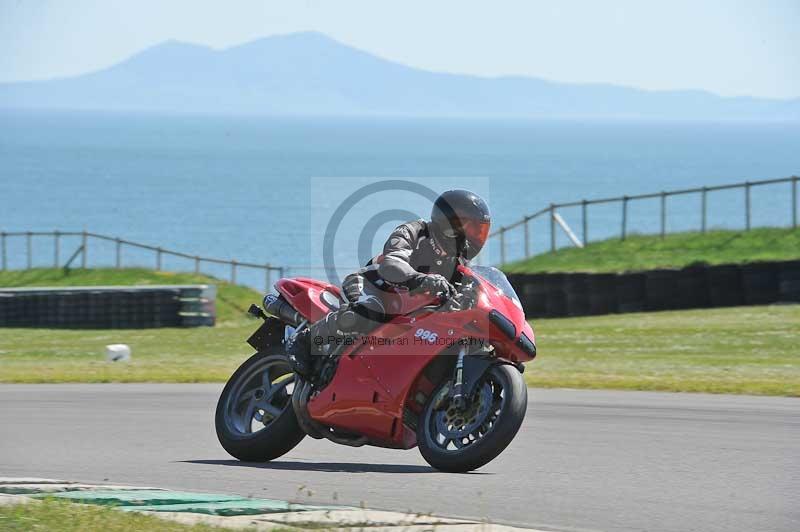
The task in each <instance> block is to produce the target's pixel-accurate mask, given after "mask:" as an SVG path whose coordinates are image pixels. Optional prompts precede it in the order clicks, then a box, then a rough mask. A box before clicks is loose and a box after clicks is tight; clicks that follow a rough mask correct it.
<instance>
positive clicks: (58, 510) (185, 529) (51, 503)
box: [0, 499, 229, 532]
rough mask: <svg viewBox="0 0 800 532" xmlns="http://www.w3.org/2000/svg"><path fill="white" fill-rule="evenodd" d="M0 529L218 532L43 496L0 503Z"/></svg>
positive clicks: (21, 531)
mask: <svg viewBox="0 0 800 532" xmlns="http://www.w3.org/2000/svg"><path fill="white" fill-rule="evenodd" d="M0 530H3V531H8V532H29V531H41V532H136V531H147V532H221V531H223V530H229V529H227V528H219V527H215V526H208V525H194V526H189V525H184V524H181V523H176V522H174V521H166V520H164V519H161V518H158V517H154V516H151V515H145V514H140V513H135V512H122V511H120V510H114V509H112V508H108V507H99V506H89V505H83V504H75V503H71V502H66V501H58V500H53V499H43V500H41V501H39V502H34V503H29V504H14V505H9V506H0Z"/></svg>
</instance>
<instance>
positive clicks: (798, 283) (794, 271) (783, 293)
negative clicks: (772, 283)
mask: <svg viewBox="0 0 800 532" xmlns="http://www.w3.org/2000/svg"><path fill="white" fill-rule="evenodd" d="M779 280H780V282H779V284H778V290H779V292H780V296H779V297H780V300H781V301H793V302H795V303H800V260H793V261H789V262H784V263H782V264H781V272H780V277H779Z"/></svg>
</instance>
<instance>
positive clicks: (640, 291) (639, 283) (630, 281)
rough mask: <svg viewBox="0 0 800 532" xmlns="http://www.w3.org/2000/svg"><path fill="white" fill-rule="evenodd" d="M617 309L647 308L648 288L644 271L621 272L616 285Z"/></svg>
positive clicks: (622, 310) (636, 310)
mask: <svg viewBox="0 0 800 532" xmlns="http://www.w3.org/2000/svg"><path fill="white" fill-rule="evenodd" d="M616 294H617V311H619V312H641V311H643V310H644V309H645V301H646V300H647V290H646V289H645V275H644V274H643V273H621V274H619V275H618V276H617V285H616Z"/></svg>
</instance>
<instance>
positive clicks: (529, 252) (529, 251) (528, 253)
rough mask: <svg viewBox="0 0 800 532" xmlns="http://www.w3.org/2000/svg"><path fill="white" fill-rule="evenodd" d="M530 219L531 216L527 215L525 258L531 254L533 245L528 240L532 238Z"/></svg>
mask: <svg viewBox="0 0 800 532" xmlns="http://www.w3.org/2000/svg"><path fill="white" fill-rule="evenodd" d="M528 220H530V218H529V217H527V216H526V217H525V258H526V259H527V258H528V257H530V256H531V245H530V243H529V242H528V239H529V238H530V235H529V233H530V231H529V229H528Z"/></svg>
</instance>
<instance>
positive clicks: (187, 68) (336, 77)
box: [0, 33, 800, 120]
mask: <svg viewBox="0 0 800 532" xmlns="http://www.w3.org/2000/svg"><path fill="white" fill-rule="evenodd" d="M0 108H14V109H20V108H23V109H31V108H35V109H44V108H50V109H94V110H116V111H157V112H158V111H162V112H163V111H165V112H191V113H214V114H248V115H254V114H257V115H264V114H267V115H276V114H280V115H355V116H364V115H411V116H471V117H488V116H501V117H541V118H639V119H678V120H693V119H694V120H800V99H794V100H769V99H759V98H723V97H719V96H716V95H714V94H711V93H708V92H703V91H692V90H687V91H644V90H639V89H632V88H626V87H618V86H613V85H603V84H581V85H577V84H567V83H555V82H551V81H546V80H543V79H537V78H526V77H520V76H504V77H494V78H488V77H479V76H467V75H458V74H443V73H436V72H429V71H425V70H419V69H415V68H411V67H407V66H404V65H401V64H398V63H394V62H391V61H387V60H385V59H381V58H379V57H376V56H374V55H371V54H369V53H366V52H363V51H360V50H357V49H355V48H352V47H349V46H346V45H343V44H341V43H339V42H337V41H335V40H333V39H330V38H329V37H326V36H325V35H322V34H319V33H295V34H290V35H284V36H275V37H267V38H264V39H260V40H257V41H253V42H250V43H247V44H243V45H240V46H235V47H232V48H228V49H225V50H213V49H211V48H208V47H205V46H198V45H194V44H186V43H180V42H175V41H169V42H165V43H163V44H160V45H158V46H154V47H152V48H149V49H147V50H144V51H142V52H141V53H139V54H136V55H135V56H133V57H131V58H129V59H127V60H125V61H123V62H121V63H119V64H117V65H114V66H112V67H110V68H107V69H104V70H100V71H98V72H94V73H91V74H86V75H82V76H77V77H73V78H66V79H56V80H48V81H33V82H18V83H5V84H0Z"/></svg>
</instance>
